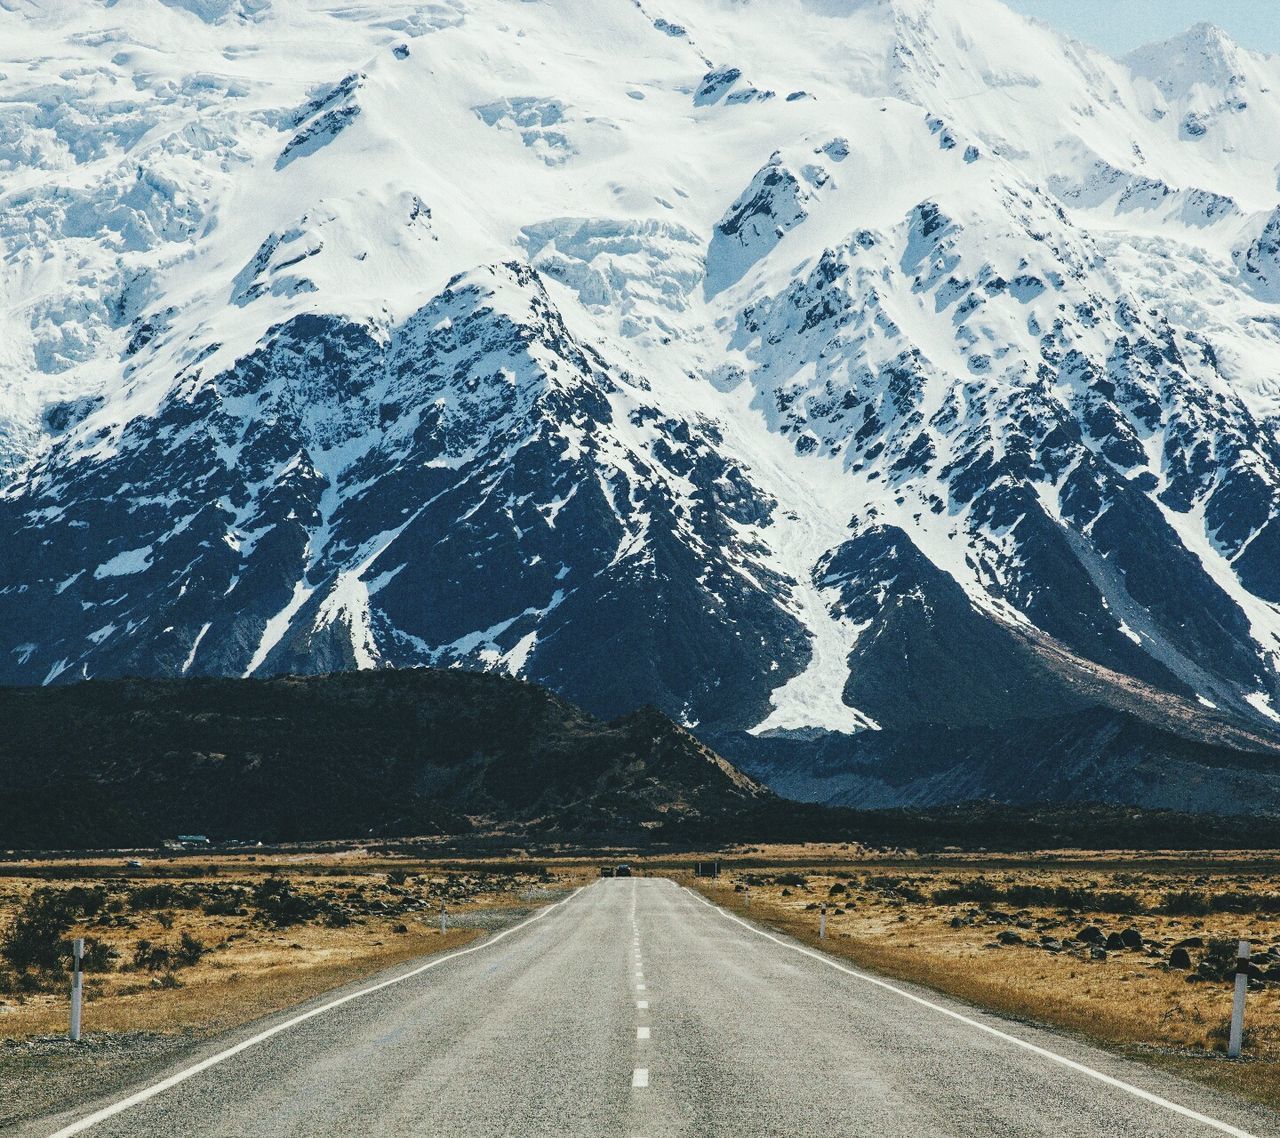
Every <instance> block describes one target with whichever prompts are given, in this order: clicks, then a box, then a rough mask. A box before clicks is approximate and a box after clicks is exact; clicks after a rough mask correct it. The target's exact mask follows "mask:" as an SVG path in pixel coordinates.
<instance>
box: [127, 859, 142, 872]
mask: <svg viewBox="0 0 1280 1138" xmlns="http://www.w3.org/2000/svg"><path fill="white" fill-rule="evenodd" d="M124 864H125V866H126V868H128V869H141V868H142V862H140V861H139V860H138V859H137V858H136V857H131V858H130V859H129V860H128V861H126V862H125V863H124Z"/></svg>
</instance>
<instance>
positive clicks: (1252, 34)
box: [1005, 0, 1280, 55]
mask: <svg viewBox="0 0 1280 1138" xmlns="http://www.w3.org/2000/svg"><path fill="white" fill-rule="evenodd" d="M1005 3H1006V4H1008V5H1009V6H1010V7H1011V8H1016V9H1017V10H1018V11H1019V12H1023V13H1025V14H1026V15H1028V16H1035V17H1036V18H1037V19H1039V20H1043V21H1044V22H1045V23H1046V24H1053V25H1055V26H1057V27H1058V28H1061V29H1062V30H1063V31H1064V32H1066V33H1067V34H1068V35H1072V36H1074V37H1075V38H1076V39H1079V40H1084V41H1085V42H1087V43H1094V44H1097V45H1098V46H1099V47H1101V48H1104V49H1105V50H1107V51H1109V52H1111V53H1112V54H1113V55H1123V54H1124V53H1125V52H1127V51H1131V50H1132V49H1133V48H1135V47H1140V46H1141V45H1142V44H1145V43H1152V42H1154V41H1156V40H1164V39H1168V38H1169V37H1170V36H1175V35H1177V34H1178V33H1180V32H1184V31H1186V30H1187V28H1189V27H1190V26H1191V25H1192V24H1198V23H1201V22H1202V21H1207V22H1208V23H1211V24H1217V25H1218V27H1220V28H1221V29H1222V30H1223V31H1225V32H1226V33H1227V34H1228V35H1229V36H1231V38H1232V39H1234V40H1235V41H1236V42H1237V43H1239V44H1241V45H1243V46H1244V47H1248V48H1252V49H1254V50H1255V51H1270V52H1278V53H1280V3H1277V0H1216V2H1213V0H1005Z"/></svg>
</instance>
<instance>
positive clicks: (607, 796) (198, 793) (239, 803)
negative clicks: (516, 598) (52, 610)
mask: <svg viewBox="0 0 1280 1138" xmlns="http://www.w3.org/2000/svg"><path fill="white" fill-rule="evenodd" d="M0 722H3V723H4V725H5V730H4V732H3V735H2V737H0V780H3V785H4V787H5V788H6V793H5V794H3V795H0V847H77V846H88V847H95V846H114V845H128V844H134V843H149V842H156V841H159V840H161V839H163V838H166V837H171V836H173V835H175V834H178V833H201V834H208V835H210V836H212V837H215V838H241V839H248V840H268V841H273V840H298V839H306V838H320V837H323V838H338V837H360V836H364V835H369V834H377V835H393V834H438V833H452V834H458V833H467V832H470V831H473V830H475V829H477V828H488V829H492V828H495V827H496V828H503V827H508V828H512V829H514V830H516V831H527V832H532V833H535V834H544V835H551V834H560V835H564V836H572V837H576V838H579V839H589V840H592V841H602V840H606V839H610V838H616V837H619V836H631V837H632V838H634V837H636V836H639V835H642V834H644V833H647V832H652V833H656V834H660V833H662V832H663V831H664V830H665V831H666V832H668V833H670V832H671V831H673V830H675V829H679V828H681V827H682V826H692V827H694V828H696V826H697V825H698V824H699V823H702V822H706V821H708V820H713V821H716V822H717V823H718V822H719V821H721V820H723V819H724V818H726V817H730V816H733V815H735V813H740V812H742V811H744V810H747V809H750V808H753V807H754V806H756V805H757V804H759V803H761V802H766V801H771V800H773V796H772V795H771V794H769V792H768V791H765V790H764V789H762V788H761V787H760V786H758V785H757V784H756V783H754V782H753V781H751V780H750V779H749V778H747V777H745V776H744V775H742V774H741V773H740V772H738V771H736V770H735V769H734V768H733V767H731V766H730V765H729V764H728V763H726V762H725V761H724V760H722V759H721V758H719V757H718V756H717V755H715V754H714V753H713V752H712V751H710V750H709V749H707V748H706V747H704V746H703V745H702V744H701V743H699V742H698V741H697V740H696V739H694V738H693V737H692V736H691V735H690V734H688V732H686V731H684V730H683V729H681V728H680V727H678V726H676V725H675V724H674V723H672V722H671V720H669V719H667V718H666V717H665V716H664V715H662V714H661V713H660V712H657V711H654V710H652V709H647V708H646V709H641V710H640V711H637V712H635V713H633V714H631V715H628V716H624V717H623V718H621V719H617V720H614V721H613V722H611V723H605V722H602V721H600V720H598V719H595V718H593V717H592V716H590V715H588V714H586V713H585V712H583V711H580V710H579V709H578V708H576V707H574V706H572V705H571V704H568V703H566V702H565V701H563V700H561V699H559V698H557V697H556V696H553V695H551V694H550V693H549V692H547V691H545V690H543V689H542V688H538V687H536V686H534V685H532V684H528V683H523V682H521V681H518V680H512V679H509V678H506V677H501V676H494V675H486V674H477V673H469V672H462V671H446V670H430V669H417V670H409V671H400V672H396V671H380V672H374V673H368V672H366V673H345V674H336V675H328V676H310V677H292V676H291V677H281V678H277V679H271V680H220V679H196V680H186V681H163V680H113V681H103V682H90V683H86V684H77V685H71V686H60V687H56V688H5V689H0Z"/></svg>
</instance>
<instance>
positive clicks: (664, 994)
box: [23, 878, 1280, 1138]
mask: <svg viewBox="0 0 1280 1138" xmlns="http://www.w3.org/2000/svg"><path fill="white" fill-rule="evenodd" d="M29 1132H30V1133H31V1134H33V1135H37V1134H38V1135H43V1136H46V1138H47V1136H49V1135H56V1136H57V1138H70V1136H71V1135H73V1134H86V1135H89V1136H91V1138H161V1136H164V1138H384V1136H385V1138H406V1136H423V1138H499V1136H501V1138H544V1136H545V1138H615V1136H616V1138H686V1136H687V1138H704V1136H707V1138H854V1136H857V1138H996V1136H999V1138H1041V1136H1044V1138H1213V1136H1216V1135H1223V1134H1227V1135H1235V1136H1237V1138H1242V1136H1243V1138H1280V1119H1277V1118H1276V1116H1275V1115H1273V1114H1271V1113H1270V1112H1268V1111H1265V1110H1263V1109H1261V1108H1256V1107H1250V1106H1247V1105H1244V1104H1242V1103H1239V1102H1237V1101H1235V1100H1233V1099H1230V1098H1227V1097H1225V1096H1222V1095H1218V1094H1215V1093H1214V1092H1212V1091H1208V1090H1206V1089H1203V1088H1201V1087H1198V1086H1196V1085H1194V1084H1191V1083H1187V1082H1184V1081H1181V1080H1178V1079H1175V1078H1173V1077H1171V1076H1166V1075H1163V1074H1161V1073H1158V1072H1156V1071H1153V1070H1151V1069H1148V1068H1146V1067H1144V1066H1140V1065H1137V1064H1133V1063H1129V1062H1126V1061H1124V1060H1122V1059H1119V1058H1117V1057H1115V1056H1113V1055H1110V1054H1109V1053H1107V1052H1105V1051H1102V1050H1099V1049H1097V1048H1093V1047H1089V1046H1087V1045H1085V1044H1083V1043H1080V1042H1079V1041H1076V1040H1074V1039H1071V1038H1068V1037H1064V1036H1061V1035H1057V1034H1054V1033H1052V1032H1048V1031H1043V1030H1039V1029H1036V1028H1033V1027H1028V1026H1024V1025H1021V1024H1011V1023H1009V1022H1008V1021H1005V1020H1001V1019H999V1018H997V1017H995V1016H988V1015H986V1014H984V1013H982V1012H979V1011H974V1010H973V1009H971V1008H969V1007H967V1006H965V1005H962V1004H959V1003H956V1002H952V1001H949V1000H946V999H945V998H942V997H938V996H935V995H933V994H931V993H927V992H925V991H924V990H922V989H916V988H913V987H911V986H910V985H904V984H896V983H895V984H888V983H886V982H884V981H881V980H879V979H877V978H875V977H872V976H868V975H866V974H864V973H861V972H859V971H857V970H855V969H852V968H849V967H848V966H846V965H844V964H842V963H841V962H839V961H837V960H835V959H834V958H831V957H827V956H825V955H824V954H822V953H819V952H814V951H813V950H811V949H808V948H806V947H804V946H802V945H799V944H797V943H795V942H793V941H790V940H787V939H786V938H784V937H780V936H776V935H774V934H773V933H770V932H768V931H767V930H764V929H761V928H758V927H756V926H754V925H751V924H749V923H748V922H745V921H742V920H740V919H739V918H737V917H735V916H732V915H730V914H727V913H725V912H724V911H723V910H720V909H717V908H716V907H715V906H712V905H710V904H709V903H707V902H706V901H704V900H703V899H702V898H700V897H698V896H696V895H695V894H693V893H691V892H690V891H689V890H687V889H683V888H681V887H680V886H678V885H676V884H675V883H673V882H671V881H667V880H663V879H659V878H631V879H625V878H622V879H613V880H609V879H605V880H601V881H599V882H597V883H595V884H593V885H590V886H588V887H587V888H585V889H582V890H579V891H578V892H576V893H575V894H573V895H572V896H571V897H569V898H568V899H567V900H565V901H562V902H560V903H558V904H556V905H554V906H551V907H550V908H547V909H544V910H542V911H540V912H539V913H538V914H537V915H536V916H534V917H532V918H530V919H529V920H527V921H524V922H522V923H520V924H518V925H515V926H513V927H512V928H510V929H508V930H507V931H505V932H502V933H498V934H495V935H493V936H489V937H487V938H485V939H484V940H482V941H479V942H476V943H475V944H473V945H472V946H469V947H468V948H466V949H463V950H461V951H458V952H454V953H449V954H444V955H441V956H439V957H435V958H429V959H427V960H426V961H423V962H419V963H417V964H414V965H407V966H403V967H401V968H399V969H396V970H393V971H391V972H388V973H384V974H382V975H381V976H379V977H377V978H375V979H374V980H372V981H366V982H364V984H362V985H353V986H352V987H350V988H348V989H343V990H341V991H340V992H338V993H332V994H330V995H329V996H327V997H321V998H320V999H318V1000H315V1001H313V1002H312V1003H310V1004H305V1005H302V1006H301V1007H299V1008H295V1009H293V1010H292V1011H291V1012H285V1013H283V1014H281V1015H279V1016H277V1017H274V1018H273V1019H271V1020H267V1021H263V1022H260V1023H258V1024H255V1025H253V1026H251V1027H248V1028H245V1029H243V1030H242V1032H241V1033H240V1034H238V1035H237V1034H233V1035H231V1036H224V1037H222V1038H221V1039H220V1040H218V1041H217V1042H216V1043H210V1044H208V1045H207V1046H206V1047H205V1049H204V1050H203V1051H201V1052H198V1053H197V1054H195V1055H194V1056H193V1057H190V1058H188V1059H187V1061H186V1062H185V1064H184V1065H182V1066H179V1067H176V1068H175V1069H174V1070H173V1071H172V1072H170V1073H169V1074H168V1075H167V1076H160V1077H158V1078H157V1079H156V1081H154V1082H151V1083H148V1084H144V1085H143V1086H141V1087H139V1088H138V1089H137V1090H136V1091H135V1092H133V1093H125V1094H123V1095H120V1096H116V1097H114V1098H112V1099H108V1100H105V1101H103V1102H100V1103H96V1104H92V1105H90V1106H87V1107H85V1108H83V1109H82V1110H79V1111H74V1112H69V1113H68V1114H66V1115H64V1116H60V1117H58V1118H52V1119H45V1120H44V1121H43V1123H41V1124H40V1125H39V1126H37V1127H36V1128H34V1129H31V1130H30V1131H29ZM23 1133H27V1132H26V1131H24V1132H23Z"/></svg>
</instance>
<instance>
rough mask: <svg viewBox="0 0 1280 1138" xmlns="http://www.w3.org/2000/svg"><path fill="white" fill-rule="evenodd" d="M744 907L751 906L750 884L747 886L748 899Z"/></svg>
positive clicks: (748, 907)
mask: <svg viewBox="0 0 1280 1138" xmlns="http://www.w3.org/2000/svg"><path fill="white" fill-rule="evenodd" d="M744 908H747V909H750V908H751V886H750V885H748V886H747V899H746V903H745V905H744Z"/></svg>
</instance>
